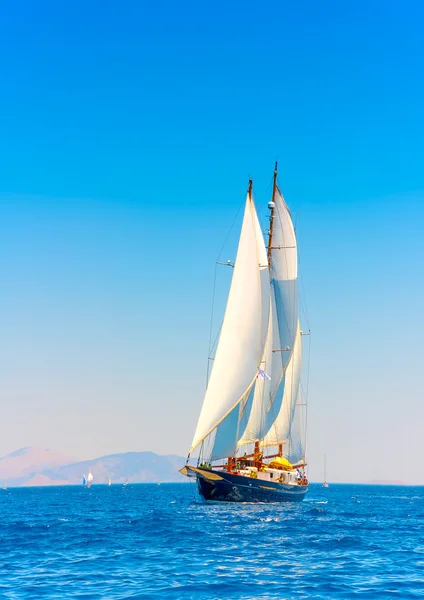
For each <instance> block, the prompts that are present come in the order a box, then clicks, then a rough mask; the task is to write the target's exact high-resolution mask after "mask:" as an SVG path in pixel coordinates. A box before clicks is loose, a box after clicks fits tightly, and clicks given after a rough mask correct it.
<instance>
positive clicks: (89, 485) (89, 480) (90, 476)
mask: <svg viewBox="0 0 424 600" xmlns="http://www.w3.org/2000/svg"><path fill="white" fill-rule="evenodd" d="M93 479H94V477H93V474H92V472H91V471H90V472H89V474H88V475H87V487H91V484H92V483H93Z"/></svg>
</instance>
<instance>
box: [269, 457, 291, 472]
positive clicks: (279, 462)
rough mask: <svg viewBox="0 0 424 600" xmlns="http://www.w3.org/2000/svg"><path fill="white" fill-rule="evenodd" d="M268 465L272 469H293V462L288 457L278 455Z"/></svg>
mask: <svg viewBox="0 0 424 600" xmlns="http://www.w3.org/2000/svg"><path fill="white" fill-rule="evenodd" d="M268 467H271V469H288V470H289V471H290V470H291V469H293V465H292V464H291V462H289V461H288V460H287V458H284V457H283V456H276V457H275V458H273V459H272V461H271V462H270V463H269V465H268Z"/></svg>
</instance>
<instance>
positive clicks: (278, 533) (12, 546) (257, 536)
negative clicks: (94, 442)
mask: <svg viewBox="0 0 424 600" xmlns="http://www.w3.org/2000/svg"><path fill="white" fill-rule="evenodd" d="M423 525H424V488H423V487H400V486H372V485H335V484H333V485H331V484H330V487H329V488H328V489H323V488H322V487H321V486H320V485H318V484H316V485H314V484H311V486H310V491H309V492H308V495H307V497H306V498H305V500H304V501H303V502H301V503H299V504H209V505H208V504H205V503H203V502H202V501H201V500H200V498H199V497H198V496H197V494H196V489H195V487H194V485H193V484H192V483H170V484H165V483H162V484H161V485H157V484H138V485H133V484H128V485H127V486H123V485H112V486H110V487H107V486H103V485H93V486H92V487H91V489H84V488H81V487H73V486H67V487H44V488H43V487H40V488H16V489H8V490H0V598H10V599H17V598H22V599H27V598H31V599H37V598H55V599H60V600H62V599H66V598H73V599H79V598H81V599H84V600H89V599H90V600H94V599H96V600H97V599H99V600H100V599H102V600H104V599H118V598H119V599H124V598H128V599H130V598H131V599H133V600H135V599H139V598H140V599H148V598H151V599H162V598H167V599H168V598H169V599H178V598H181V599H187V600H188V599H195V600H202V599H205V600H206V599H208V600H209V599H223V598H231V599H240V600H242V599H243V600H244V599H246V600H247V599H249V600H250V599H255V600H268V599H278V600H282V599H286V598H287V599H292V598H293V599H294V598H325V599H330V598H342V599H343V600H347V599H349V598H355V599H357V598H372V599H376V598H397V599H402V600H403V599H407V598H424V527H423Z"/></svg>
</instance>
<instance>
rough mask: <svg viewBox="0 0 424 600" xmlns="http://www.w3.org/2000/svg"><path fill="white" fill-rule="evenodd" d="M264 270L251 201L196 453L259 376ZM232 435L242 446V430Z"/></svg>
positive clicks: (261, 243) (264, 318)
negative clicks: (240, 433) (240, 440)
mask: <svg viewBox="0 0 424 600" xmlns="http://www.w3.org/2000/svg"><path fill="white" fill-rule="evenodd" d="M264 257H265V262H264ZM264 265H266V252H265V245H264V241H263V237H262V234H261V232H260V228H259V223H258V219H257V215H256V210H255V207H254V204H253V200H252V199H251V197H250V196H249V195H248V197H247V200H246V208H245V212H244V217H243V224H242V229H241V235H240V241H239V247H238V250H237V257H236V262H235V266H234V273H233V279H232V282H231V289H230V293H229V297H228V302H227V307H226V311H225V316H224V321H223V324H222V329H221V335H220V339H219V344H218V348H217V351H216V355H215V358H214V362H213V368H212V372H211V376H210V379H209V383H208V388H207V390H206V394H205V398H204V401H203V406H202V410H201V413H200V417H199V421H198V424H197V428H196V432H195V435H194V438H193V442H192V446H191V450H190V452H191V451H192V450H194V448H196V446H198V445H199V444H200V443H201V442H202V441H203V440H204V439H205V437H206V436H208V435H209V434H210V433H211V432H212V431H213V430H214V429H215V428H216V427H217V426H218V425H219V424H220V423H221V422H222V421H223V420H224V419H225V417H226V416H227V415H229V413H230V412H231V411H232V410H233V409H234V408H235V407H236V406H237V404H238V403H239V402H241V400H242V399H243V398H244V396H245V394H246V393H247V392H248V390H249V389H250V387H251V386H252V384H253V382H254V380H255V377H256V375H257V373H258V368H259V365H260V361H261V358H262V353H263V346H264V339H265V335H266V333H265V334H264V330H265V332H266V330H267V327H268V312H269V283H268V272H267V270H265V275H266V279H265V275H264ZM264 281H265V282H266V285H265V284H264ZM264 288H265V289H264ZM266 290H268V291H266ZM237 425H238V424H237ZM232 431H233V434H234V438H233V439H234V443H235V444H236V442H237V439H236V437H237V428H234V427H233V429H232Z"/></svg>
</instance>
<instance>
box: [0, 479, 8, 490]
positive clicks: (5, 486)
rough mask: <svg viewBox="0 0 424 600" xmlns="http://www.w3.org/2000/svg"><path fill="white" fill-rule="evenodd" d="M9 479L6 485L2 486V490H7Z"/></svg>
mask: <svg viewBox="0 0 424 600" xmlns="http://www.w3.org/2000/svg"><path fill="white" fill-rule="evenodd" d="M8 481H9V480H8V479H6V483H5V484H4V486H3V487H2V490H7V484H8Z"/></svg>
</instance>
